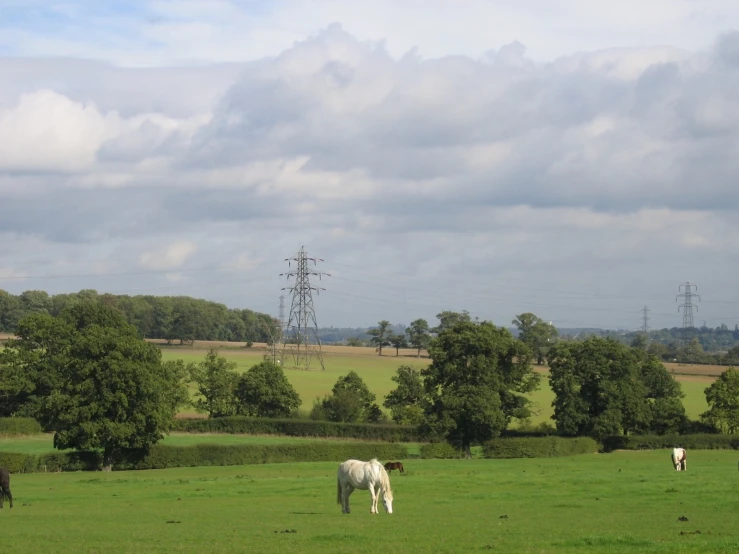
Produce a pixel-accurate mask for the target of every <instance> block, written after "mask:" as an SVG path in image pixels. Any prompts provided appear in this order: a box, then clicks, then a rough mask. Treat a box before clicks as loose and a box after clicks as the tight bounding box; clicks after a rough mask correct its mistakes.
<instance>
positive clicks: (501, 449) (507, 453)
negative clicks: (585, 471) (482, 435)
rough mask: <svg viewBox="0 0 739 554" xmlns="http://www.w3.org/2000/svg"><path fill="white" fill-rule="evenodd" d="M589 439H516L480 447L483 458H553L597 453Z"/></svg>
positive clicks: (596, 448) (593, 443)
mask: <svg viewBox="0 0 739 554" xmlns="http://www.w3.org/2000/svg"><path fill="white" fill-rule="evenodd" d="M599 448H600V445H599V444H598V442H596V441H595V440H593V439H591V438H589V437H577V438H572V439H571V438H564V437H518V438H501V439H493V440H491V441H489V442H487V443H485V444H483V445H482V452H483V456H484V457H485V458H554V457H557V456H573V455H575V454H590V453H593V452H598V450H599Z"/></svg>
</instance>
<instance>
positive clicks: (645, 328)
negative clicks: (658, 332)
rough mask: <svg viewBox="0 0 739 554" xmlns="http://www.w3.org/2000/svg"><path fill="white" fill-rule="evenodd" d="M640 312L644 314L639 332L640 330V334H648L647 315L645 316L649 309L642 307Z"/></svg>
mask: <svg viewBox="0 0 739 554" xmlns="http://www.w3.org/2000/svg"><path fill="white" fill-rule="evenodd" d="M641 311H642V313H643V314H644V315H643V316H642V324H641V330H642V333H645V334H646V333H649V324H648V322H649V315H647V314H649V308H647V307H646V306H644V307H643V308H642V310H641Z"/></svg>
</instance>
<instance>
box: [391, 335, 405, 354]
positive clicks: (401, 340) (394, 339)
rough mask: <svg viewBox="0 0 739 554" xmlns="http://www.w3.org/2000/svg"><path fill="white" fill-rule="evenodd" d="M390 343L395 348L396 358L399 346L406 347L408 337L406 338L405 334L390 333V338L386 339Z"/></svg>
mask: <svg viewBox="0 0 739 554" xmlns="http://www.w3.org/2000/svg"><path fill="white" fill-rule="evenodd" d="M388 340H389V342H390V344H391V345H392V346H393V348H395V357H396V358H397V357H398V356H400V349H401V348H408V339H406V337H405V335H404V334H403V335H400V334H395V333H391V334H390V338H389V339H388Z"/></svg>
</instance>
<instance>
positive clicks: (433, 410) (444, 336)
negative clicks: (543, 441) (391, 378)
mask: <svg viewBox="0 0 739 554" xmlns="http://www.w3.org/2000/svg"><path fill="white" fill-rule="evenodd" d="M429 354H430V356H431V359H432V362H431V365H429V367H428V368H426V369H424V370H423V371H422V375H423V377H424V388H425V391H426V395H427V397H428V405H427V407H426V421H425V426H426V427H427V429H428V430H430V431H432V432H434V433H435V434H437V435H439V436H443V437H445V438H446V439H447V440H448V441H449V442H450V443H451V444H453V445H456V446H458V447H459V448H461V449H462V450H463V451H464V452H465V455H466V456H467V457H470V455H471V454H470V447H471V445H472V444H473V443H479V442H483V441H486V440H489V439H491V438H494V437H496V436H498V435H500V433H501V431H503V429H505V427H506V426H507V424H508V423H509V422H510V421H511V419H512V418H514V417H515V418H522V419H523V418H526V417H529V416H530V415H531V411H530V409H529V405H530V401H529V400H528V399H527V398H526V397H525V396H524V395H525V394H527V393H530V392H532V391H534V390H536V388H537V387H538V385H539V380H540V377H539V375H538V374H537V373H535V372H534V371H533V368H532V367H531V352H530V351H529V349H528V347H527V346H526V345H525V344H523V343H522V342H521V341H518V340H516V339H515V338H514V337H513V335H511V333H510V332H509V331H508V330H507V329H503V328H500V327H496V326H495V325H493V324H492V323H489V322H483V323H473V322H470V321H459V322H457V323H456V324H455V325H454V326H453V327H451V328H447V329H445V330H443V331H441V332H440V333H439V336H438V337H437V338H436V339H434V340H433V341H432V342H431V346H430V347H429Z"/></svg>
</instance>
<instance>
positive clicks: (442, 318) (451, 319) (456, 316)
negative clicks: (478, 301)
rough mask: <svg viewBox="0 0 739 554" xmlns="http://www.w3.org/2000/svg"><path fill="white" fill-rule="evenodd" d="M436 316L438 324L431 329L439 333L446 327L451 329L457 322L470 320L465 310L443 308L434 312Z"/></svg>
mask: <svg viewBox="0 0 739 554" xmlns="http://www.w3.org/2000/svg"><path fill="white" fill-rule="evenodd" d="M436 318H437V319H438V320H439V325H437V326H436V327H434V328H433V329H432V331H433V332H434V333H436V334H439V333H441V332H442V331H445V330H447V329H451V328H452V327H454V326H455V325H456V324H457V323H460V322H461V323H467V322H470V321H472V318H471V317H470V313H469V312H468V311H467V310H462V311H461V312H453V311H451V310H445V311H443V312H441V313H438V314H436Z"/></svg>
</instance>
